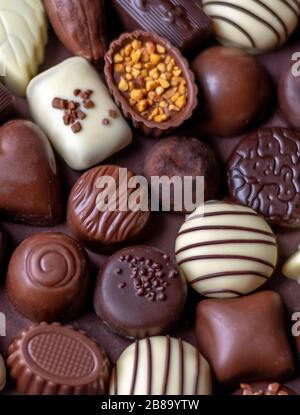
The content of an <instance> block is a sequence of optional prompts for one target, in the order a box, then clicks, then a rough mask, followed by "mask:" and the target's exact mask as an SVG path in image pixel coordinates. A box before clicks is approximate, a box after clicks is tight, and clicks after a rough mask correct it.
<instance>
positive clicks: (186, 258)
mask: <svg viewBox="0 0 300 415" xmlns="http://www.w3.org/2000/svg"><path fill="white" fill-rule="evenodd" d="M202 213H203V207H201V208H198V209H196V210H195V211H194V212H193V213H192V214H191V215H189V216H188V217H187V218H186V220H185V222H184V223H183V225H182V227H181V229H180V230H179V233H178V236H177V239H176V260H177V263H178V265H179V266H180V268H181V270H182V272H183V273H184V275H185V277H186V279H187V281H188V283H189V284H190V285H191V286H192V287H193V288H194V289H195V290H196V291H198V292H199V293H200V294H202V295H205V296H207V297H214V298H228V297H236V296H240V295H244V294H248V293H250V292H252V291H254V290H256V289H257V288H258V287H260V286H261V285H262V284H263V283H264V282H266V281H267V280H268V278H270V277H271V275H272V274H273V272H274V269H275V266H276V263H277V251H278V248H277V243H276V238H275V235H274V233H273V232H272V230H271V228H270V226H269V225H268V224H267V222H266V221H265V220H264V219H263V218H262V217H261V216H259V215H258V214H257V213H256V212H255V211H253V210H252V209H250V208H248V207H244V206H241V205H235V204H230V203H225V202H208V203H206V204H205V205H204V214H202Z"/></svg>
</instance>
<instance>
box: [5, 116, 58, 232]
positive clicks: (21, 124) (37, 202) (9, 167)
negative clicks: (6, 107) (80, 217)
mask: <svg viewBox="0 0 300 415" xmlns="http://www.w3.org/2000/svg"><path fill="white" fill-rule="evenodd" d="M0 146H1V149H2V151H1V153H0V215H1V217H2V218H4V219H8V220H11V221H14V222H21V223H26V224H28V225H35V226H52V225H55V224H57V223H59V222H60V220H61V213H62V202H61V188H60V180H59V173H58V169H57V167H56V161H55V156H54V153H53V150H52V148H51V145H50V143H49V141H48V138H47V137H46V135H45V134H44V133H43V131H42V130H41V129H40V128H39V127H38V126H37V125H35V124H34V123H32V122H31V121H26V120H13V121H9V122H7V123H5V124H3V125H2V126H1V128H0Z"/></svg>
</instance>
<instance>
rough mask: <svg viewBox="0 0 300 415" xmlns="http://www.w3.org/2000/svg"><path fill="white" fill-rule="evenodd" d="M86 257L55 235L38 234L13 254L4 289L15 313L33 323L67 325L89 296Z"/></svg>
mask: <svg viewBox="0 0 300 415" xmlns="http://www.w3.org/2000/svg"><path fill="white" fill-rule="evenodd" d="M88 287H89V265H88V257H87V254H86V253H85V251H84V250H83V248H82V247H81V245H80V244H79V243H78V242H77V241H75V240H74V239H72V238H70V237H69V236H67V235H64V234H62V233H58V232H43V233H37V234H35V235H33V236H30V237H29V238H27V239H25V241H23V242H22V243H21V244H20V245H19V246H18V247H17V249H16V250H15V251H14V253H13V255H12V257H11V259H10V262H9V266H8V271H7V278H6V289H7V295H8V297H9V299H10V301H11V302H12V303H13V304H14V306H15V307H16V309H17V310H18V311H19V312H20V313H22V314H24V315H25V316H26V317H27V318H29V319H30V320H32V321H37V322H40V321H47V322H52V321H67V320H71V319H73V318H75V317H77V315H78V314H79V313H80V311H82V308H83V306H84V304H85V300H86V297H87V294H88Z"/></svg>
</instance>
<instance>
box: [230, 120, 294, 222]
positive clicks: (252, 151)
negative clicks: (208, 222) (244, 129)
mask: <svg viewBox="0 0 300 415" xmlns="http://www.w3.org/2000/svg"><path fill="white" fill-rule="evenodd" d="M227 172H228V185H229V192H230V196H231V199H233V200H234V201H236V202H239V203H241V204H244V205H247V206H249V207H251V208H252V209H254V210H256V211H257V212H258V213H260V214H262V215H263V216H264V217H265V218H266V219H267V220H268V221H269V222H270V223H271V224H273V225H277V226H281V227H293V228H299V227H300V181H299V177H300V133H297V132H296V131H293V130H290V129H286V128H262V129H260V130H258V131H256V132H255V133H253V134H251V135H249V136H247V137H246V138H244V139H243V140H242V141H241V142H240V143H239V144H238V145H237V147H236V149H235V150H234V151H233V153H232V155H231V157H230V159H229V162H228V168H227Z"/></svg>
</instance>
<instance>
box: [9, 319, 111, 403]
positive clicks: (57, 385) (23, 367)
mask: <svg viewBox="0 0 300 415" xmlns="http://www.w3.org/2000/svg"><path fill="white" fill-rule="evenodd" d="M7 355H8V357H7V366H8V368H9V370H10V377H11V378H12V379H13V380H14V381H15V382H16V386H17V390H18V392H19V393H21V394H26V395H100V394H104V393H105V392H106V391H107V386H108V381H109V368H110V364H109V361H108V358H107V357H106V354H105V353H104V351H103V350H102V349H101V348H100V347H99V346H98V345H97V344H96V343H95V342H94V341H93V340H91V339H90V338H89V337H87V336H86V335H85V333H84V332H82V331H77V330H74V328H73V327H71V326H62V325H60V324H58V323H52V324H47V323H40V324H36V325H33V326H30V327H28V328H26V329H24V330H23V331H21V332H20V333H19V334H18V336H17V337H16V338H15V339H14V340H13V341H12V343H11V344H10V346H9V348H8V352H7Z"/></svg>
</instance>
